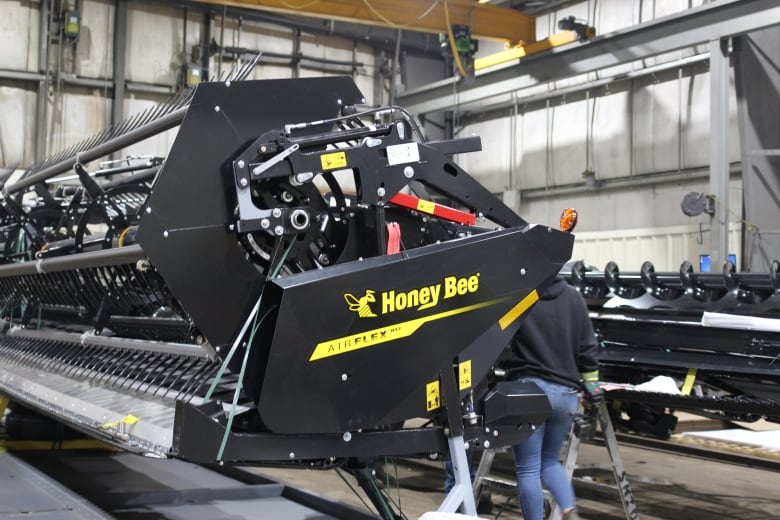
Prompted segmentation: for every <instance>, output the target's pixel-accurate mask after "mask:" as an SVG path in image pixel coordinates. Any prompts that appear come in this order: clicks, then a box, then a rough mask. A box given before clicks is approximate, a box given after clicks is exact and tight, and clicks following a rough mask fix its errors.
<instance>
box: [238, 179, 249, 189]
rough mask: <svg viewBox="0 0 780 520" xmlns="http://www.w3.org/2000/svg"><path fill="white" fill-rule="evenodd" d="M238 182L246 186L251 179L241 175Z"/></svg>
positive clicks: (243, 186)
mask: <svg viewBox="0 0 780 520" xmlns="http://www.w3.org/2000/svg"><path fill="white" fill-rule="evenodd" d="M238 183H239V184H240V185H241V187H242V188H246V187H247V186H248V185H249V181H248V180H246V177H241V179H239V181H238Z"/></svg>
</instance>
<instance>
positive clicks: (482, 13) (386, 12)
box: [202, 0, 592, 73]
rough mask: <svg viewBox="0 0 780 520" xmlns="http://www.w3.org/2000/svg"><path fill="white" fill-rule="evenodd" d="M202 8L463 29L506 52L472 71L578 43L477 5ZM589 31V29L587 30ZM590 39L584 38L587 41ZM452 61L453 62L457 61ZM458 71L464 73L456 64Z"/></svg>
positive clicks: (250, 1)
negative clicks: (539, 34)
mask: <svg viewBox="0 0 780 520" xmlns="http://www.w3.org/2000/svg"><path fill="white" fill-rule="evenodd" d="M202 1H203V2H205V3H211V4H217V5H227V6H234V7H241V8H246V9H258V10H264V11H274V12H280V13H285V14H297V15H305V16H312V17H315V18H324V19H329V20H342V21H347V22H354V23H363V24H368V25H379V26H384V27H392V28H396V29H404V30H410V31H419V32H430V33H437V34H448V35H449V39H450V41H451V44H452V45H453V47H454V45H455V44H454V37H453V34H452V26H453V25H464V26H468V27H469V29H470V31H471V37H472V38H474V39H477V40H480V39H484V40H498V41H503V42H505V43H506V46H507V50H506V51H503V52H500V53H497V54H494V55H490V56H485V57H482V58H478V59H477V60H475V62H474V70H481V69H485V68H489V67H493V66H495V65H498V64H500V63H505V62H507V61H513V60H516V59H519V58H522V57H524V56H526V55H528V54H531V53H534V52H539V51H543V50H547V49H550V48H552V47H557V46H560V45H565V44H567V43H571V42H574V41H576V40H578V39H581V38H582V34H579V35H578V34H577V33H576V32H575V31H568V30H566V31H562V32H559V33H556V34H553V35H552V36H550V37H548V38H545V39H543V40H539V41H537V40H536V18H535V17H533V16H529V15H527V14H524V13H521V12H520V11H517V10H516V9H512V8H509V7H502V6H497V5H491V4H490V3H487V2H484V1H477V0H202ZM588 29H589V30H591V31H592V28H590V27H588ZM590 35H592V32H591V34H589V36H590ZM456 60H458V58H457V56H456ZM458 67H459V68H460V69H461V72H462V73H463V72H464V71H463V68H462V65H461V64H460V61H459V60H458Z"/></svg>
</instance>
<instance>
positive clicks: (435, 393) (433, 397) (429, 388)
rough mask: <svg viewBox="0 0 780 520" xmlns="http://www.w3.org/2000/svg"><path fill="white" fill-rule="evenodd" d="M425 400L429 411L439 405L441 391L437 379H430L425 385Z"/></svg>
mask: <svg viewBox="0 0 780 520" xmlns="http://www.w3.org/2000/svg"><path fill="white" fill-rule="evenodd" d="M425 400H426V402H427V410H428V411H429V412H430V411H432V410H436V409H437V408H440V407H441V391H440V390H439V382H438V381H432V382H430V383H428V384H427V385H425Z"/></svg>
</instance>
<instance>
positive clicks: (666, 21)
mask: <svg viewBox="0 0 780 520" xmlns="http://www.w3.org/2000/svg"><path fill="white" fill-rule="evenodd" d="M777 24H780V5H778V2H777V0H719V1H716V2H712V3H708V4H704V5H701V6H699V7H696V8H693V9H688V10H686V11H684V12H683V13H681V14H678V15H673V16H667V17H663V18H659V19H658V20H655V21H652V22H648V23H644V24H640V25H637V26H634V27H632V28H630V29H626V30H623V31H616V32H614V33H610V34H606V35H603V36H599V37H597V38H593V39H591V40H587V41H584V42H578V43H573V44H570V45H566V46H563V47H558V48H555V49H552V50H550V51H548V52H545V53H540V54H538V55H534V56H530V57H527V58H524V59H522V60H519V62H518V64H517V65H515V66H513V67H507V68H504V69H500V70H495V71H487V72H485V73H483V74H478V75H477V76H476V77H475V78H474V79H473V81H470V82H468V84H466V83H461V84H458V85H457V92H456V93H455V95H453V91H454V90H455V89H456V85H455V83H456V80H455V79H454V78H448V79H446V80H442V81H439V82H436V83H433V84H430V85H427V86H425V87H421V88H417V89H413V90H408V91H406V92H403V93H399V94H398V98H397V99H398V104H399V105H401V106H403V107H405V108H407V109H408V110H410V111H411V112H412V113H415V114H425V113H429V112H437V111H441V110H449V109H452V108H455V107H457V106H461V107H463V106H465V105H469V104H472V103H476V102H480V101H484V100H488V99H490V98H494V97H495V96H500V95H503V94H508V93H510V92H513V91H515V90H519V89H523V88H527V87H531V86H534V85H538V84H540V83H545V82H548V81H553V80H559V79H563V78H566V77H571V76H576V75H579V74H584V73H587V72H593V71H597V70H601V69H604V68H607V67H613V66H616V65H621V64H625V63H630V62H633V61H637V60H641V59H645V58H650V57H652V56H657V55H659V54H663V53H666V52H671V51H675V50H679V49H684V48H689V47H693V46H695V45H699V44H706V43H708V42H709V41H711V40H713V39H714V38H728V37H732V36H737V35H740V34H744V33H747V32H750V31H754V30H756V29H760V28H763V27H768V26H771V25H777Z"/></svg>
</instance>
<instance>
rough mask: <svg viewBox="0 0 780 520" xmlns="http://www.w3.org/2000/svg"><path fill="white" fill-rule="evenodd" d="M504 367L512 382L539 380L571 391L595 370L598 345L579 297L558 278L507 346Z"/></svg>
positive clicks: (573, 289) (528, 314)
mask: <svg viewBox="0 0 780 520" xmlns="http://www.w3.org/2000/svg"><path fill="white" fill-rule="evenodd" d="M510 346H511V348H512V353H513V355H512V356H510V357H509V359H508V360H506V364H505V365H504V367H505V368H506V369H507V372H508V374H509V376H510V377H511V378H512V379H517V378H518V377H521V376H523V375H533V376H539V377H542V378H544V379H547V380H549V381H552V382H555V383H560V384H564V385H567V386H570V387H572V388H579V387H580V379H581V378H580V372H591V371H593V370H597V369H598V362H597V361H596V353H597V342H596V335H595V334H594V332H593V325H592V324H591V322H590V317H589V316H588V308H587V306H586V305H585V301H584V300H583V299H582V296H581V295H580V293H579V292H578V291H577V289H575V288H574V287H572V286H570V285H569V284H567V283H566V282H565V281H563V280H562V279H560V278H555V279H554V280H553V282H552V283H551V284H550V285H549V286H547V287H546V288H545V289H544V290H542V291H541V292H540V294H539V301H538V302H537V303H536V305H534V306H533V307H532V308H531V310H529V311H528V313H527V314H526V316H525V319H524V321H523V323H522V324H521V325H520V329H519V330H518V331H517V333H516V334H515V335H514V337H513V338H512V341H511V343H510Z"/></svg>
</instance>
